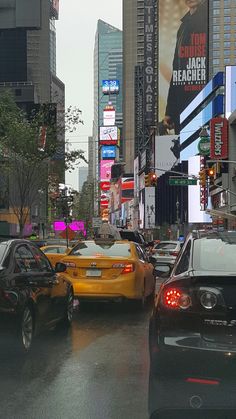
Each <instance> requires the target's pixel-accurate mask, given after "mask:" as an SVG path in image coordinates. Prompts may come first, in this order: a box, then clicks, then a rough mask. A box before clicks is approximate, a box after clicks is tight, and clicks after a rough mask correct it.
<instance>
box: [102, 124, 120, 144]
mask: <svg viewBox="0 0 236 419" xmlns="http://www.w3.org/2000/svg"><path fill="white" fill-rule="evenodd" d="M117 139H118V129H117V127H116V126H114V127H109V126H108V127H100V144H107V145H114V144H116V143H117Z"/></svg>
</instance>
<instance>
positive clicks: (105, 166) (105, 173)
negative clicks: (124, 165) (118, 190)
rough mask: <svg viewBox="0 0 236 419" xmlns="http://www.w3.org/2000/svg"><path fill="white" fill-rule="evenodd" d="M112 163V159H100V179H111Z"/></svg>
mask: <svg viewBox="0 0 236 419" xmlns="http://www.w3.org/2000/svg"><path fill="white" fill-rule="evenodd" d="M113 164H114V160H101V161H100V180H110V179H111V166H112V165H113Z"/></svg>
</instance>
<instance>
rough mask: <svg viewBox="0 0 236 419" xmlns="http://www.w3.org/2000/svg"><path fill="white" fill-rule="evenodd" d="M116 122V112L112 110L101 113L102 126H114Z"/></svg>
mask: <svg viewBox="0 0 236 419" xmlns="http://www.w3.org/2000/svg"><path fill="white" fill-rule="evenodd" d="M115 120H116V111H114V110H107V111H103V125H105V126H109V125H115Z"/></svg>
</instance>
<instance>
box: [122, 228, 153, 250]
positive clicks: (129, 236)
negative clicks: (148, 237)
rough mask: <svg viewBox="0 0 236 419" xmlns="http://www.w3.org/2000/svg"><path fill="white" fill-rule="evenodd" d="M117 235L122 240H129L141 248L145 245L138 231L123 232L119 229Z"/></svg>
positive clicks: (123, 230)
mask: <svg viewBox="0 0 236 419" xmlns="http://www.w3.org/2000/svg"><path fill="white" fill-rule="evenodd" d="M119 233H120V235H121V238H122V240H129V241H132V242H135V243H138V244H140V245H141V246H143V247H145V246H146V245H147V244H146V242H145V239H144V237H143V235H142V234H141V233H139V231H137V230H125V229H122V228H121V229H119Z"/></svg>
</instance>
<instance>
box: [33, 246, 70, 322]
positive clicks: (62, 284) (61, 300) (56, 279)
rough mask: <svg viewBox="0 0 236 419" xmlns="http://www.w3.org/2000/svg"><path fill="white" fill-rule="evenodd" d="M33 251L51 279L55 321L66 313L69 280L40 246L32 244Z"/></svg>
mask: <svg viewBox="0 0 236 419" xmlns="http://www.w3.org/2000/svg"><path fill="white" fill-rule="evenodd" d="M32 252H33V254H34V257H35V258H36V259H37V261H38V263H39V265H40V269H41V272H42V273H43V275H44V277H45V278H48V279H49V281H50V287H51V288H50V298H51V321H52V322H54V321H55V320H57V319H59V318H61V317H63V315H64V314H65V307H66V304H67V295H68V282H67V281H66V279H65V278H64V276H63V274H56V273H55V271H54V270H53V269H52V266H51V264H50V262H49V260H48V258H47V257H46V255H45V254H44V253H43V252H42V251H41V250H40V249H39V248H37V247H33V246H32Z"/></svg>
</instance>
